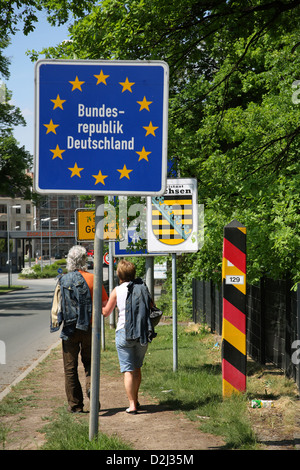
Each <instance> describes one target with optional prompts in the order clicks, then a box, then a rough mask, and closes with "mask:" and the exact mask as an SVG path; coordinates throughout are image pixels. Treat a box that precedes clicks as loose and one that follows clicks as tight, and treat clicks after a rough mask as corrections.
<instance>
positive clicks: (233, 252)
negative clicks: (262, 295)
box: [222, 221, 247, 396]
mask: <svg viewBox="0 0 300 470" xmlns="http://www.w3.org/2000/svg"><path fill="white" fill-rule="evenodd" d="M222 266H223V267H222V277H223V328H222V378H223V396H229V395H231V394H232V393H234V392H236V393H240V392H243V391H245V390H246V362H247V361H246V358H247V352H246V228H245V227H244V226H243V225H241V224H240V223H239V222H237V221H233V222H231V223H230V224H229V225H227V226H226V227H225V228H224V241H223V263H222Z"/></svg>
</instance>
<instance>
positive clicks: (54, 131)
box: [44, 119, 59, 134]
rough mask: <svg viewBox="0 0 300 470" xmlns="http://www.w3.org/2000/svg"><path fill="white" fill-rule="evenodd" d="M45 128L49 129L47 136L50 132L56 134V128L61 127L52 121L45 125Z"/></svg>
mask: <svg viewBox="0 0 300 470" xmlns="http://www.w3.org/2000/svg"><path fill="white" fill-rule="evenodd" d="M44 126H45V127H47V132H46V134H49V132H53V134H56V130H55V129H56V128H57V127H58V126H59V124H53V121H52V119H51V120H50V122H49V124H44Z"/></svg>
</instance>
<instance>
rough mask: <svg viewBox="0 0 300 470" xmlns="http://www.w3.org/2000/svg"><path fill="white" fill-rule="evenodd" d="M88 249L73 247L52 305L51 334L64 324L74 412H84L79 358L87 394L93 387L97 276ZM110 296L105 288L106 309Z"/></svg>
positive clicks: (68, 388) (68, 386)
mask: <svg viewBox="0 0 300 470" xmlns="http://www.w3.org/2000/svg"><path fill="white" fill-rule="evenodd" d="M86 259H87V253H86V249H85V248H84V247H82V246H80V245H75V246H73V247H72V248H71V249H70V250H69V253H68V256H67V270H68V273H67V274H64V275H63V276H61V277H60V279H59V281H58V283H57V286H56V289H55V293H54V297H53V303H52V309H51V325H50V331H51V332H54V331H57V330H58V329H59V328H60V325H61V324H63V328H62V331H61V335H60V337H61V338H62V350H63V363H64V372H65V389H66V395H67V400H68V405H69V407H68V409H69V411H70V412H72V413H80V412H83V393H82V388H81V384H80V381H79V377H78V356H79V353H80V354H81V360H82V363H83V367H84V370H85V376H86V393H87V396H88V397H89V392H90V384H91V343H92V334H91V321H92V305H93V282H94V275H93V274H92V273H89V272H88V271H87V265H86ZM107 299H108V296H107V293H106V291H105V289H104V286H102V306H104V305H106V303H107Z"/></svg>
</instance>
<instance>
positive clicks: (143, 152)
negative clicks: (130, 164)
mask: <svg viewBox="0 0 300 470" xmlns="http://www.w3.org/2000/svg"><path fill="white" fill-rule="evenodd" d="M136 153H138V154H139V156H140V158H139V160H138V161H140V160H143V159H144V160H147V162H148V161H149V160H148V155H149V153H151V152H146V150H145V147H143V148H142V150H141V151H140V152H136Z"/></svg>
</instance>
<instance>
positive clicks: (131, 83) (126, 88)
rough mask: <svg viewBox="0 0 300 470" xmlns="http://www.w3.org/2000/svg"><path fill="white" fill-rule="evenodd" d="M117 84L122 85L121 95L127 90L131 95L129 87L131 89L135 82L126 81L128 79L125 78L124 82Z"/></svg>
mask: <svg viewBox="0 0 300 470" xmlns="http://www.w3.org/2000/svg"><path fill="white" fill-rule="evenodd" d="M119 84H120V85H122V87H123V88H122V93H123V92H124V91H126V90H128V91H130V93H132V89H131V87H132V85H134V84H135V82H130V81H129V80H128V77H126V80H125V82H119Z"/></svg>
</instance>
